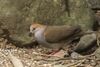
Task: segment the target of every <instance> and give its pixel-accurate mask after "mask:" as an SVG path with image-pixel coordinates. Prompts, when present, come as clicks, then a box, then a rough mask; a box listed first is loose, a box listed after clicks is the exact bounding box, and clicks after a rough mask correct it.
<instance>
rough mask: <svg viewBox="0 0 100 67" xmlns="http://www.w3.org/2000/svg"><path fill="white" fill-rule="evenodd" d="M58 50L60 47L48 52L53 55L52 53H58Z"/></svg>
mask: <svg viewBox="0 0 100 67" xmlns="http://www.w3.org/2000/svg"><path fill="white" fill-rule="evenodd" d="M59 51H60V49H55V50H52V52H51V53H50V55H54V54H56V53H58V52H59Z"/></svg>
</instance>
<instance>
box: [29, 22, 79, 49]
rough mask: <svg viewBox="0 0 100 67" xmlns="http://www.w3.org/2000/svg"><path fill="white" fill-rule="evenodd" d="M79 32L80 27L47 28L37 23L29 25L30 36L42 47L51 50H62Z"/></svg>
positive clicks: (47, 26) (61, 26)
mask: <svg viewBox="0 0 100 67" xmlns="http://www.w3.org/2000/svg"><path fill="white" fill-rule="evenodd" d="M80 31H81V28H80V26H68V25H60V26H56V25H55V26H49V25H43V24H38V23H33V24H31V25H30V34H31V35H33V34H34V37H35V40H36V41H37V42H38V43H39V44H40V45H42V46H44V47H46V48H50V49H53V50H59V49H61V48H64V47H65V46H66V45H67V44H66V43H67V42H69V41H70V40H71V39H74V37H75V35H76V34H77V33H79V32H80Z"/></svg>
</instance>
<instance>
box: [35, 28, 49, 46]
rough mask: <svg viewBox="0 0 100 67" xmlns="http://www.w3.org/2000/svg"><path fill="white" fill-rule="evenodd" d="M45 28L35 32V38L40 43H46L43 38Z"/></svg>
mask: <svg viewBox="0 0 100 67" xmlns="http://www.w3.org/2000/svg"><path fill="white" fill-rule="evenodd" d="M45 30H46V28H41V29H40V30H39V31H37V32H35V38H36V40H37V41H38V43H40V44H44V45H45V44H48V42H46V40H45V36H44V31H45Z"/></svg>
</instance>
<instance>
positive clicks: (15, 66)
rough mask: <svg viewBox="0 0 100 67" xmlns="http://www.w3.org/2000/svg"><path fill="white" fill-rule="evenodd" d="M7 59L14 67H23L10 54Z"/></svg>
mask: <svg viewBox="0 0 100 67" xmlns="http://www.w3.org/2000/svg"><path fill="white" fill-rule="evenodd" d="M8 58H9V59H10V61H11V62H12V63H13V65H14V67H24V66H23V64H22V62H21V61H20V60H19V59H18V58H17V57H15V56H13V55H12V54H11V53H9V55H8Z"/></svg>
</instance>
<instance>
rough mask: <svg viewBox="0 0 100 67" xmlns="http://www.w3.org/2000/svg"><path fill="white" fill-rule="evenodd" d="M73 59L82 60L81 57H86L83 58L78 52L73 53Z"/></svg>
mask: <svg viewBox="0 0 100 67" xmlns="http://www.w3.org/2000/svg"><path fill="white" fill-rule="evenodd" d="M71 57H72V58H74V59H78V58H81V57H84V56H82V55H80V54H78V53H76V52H73V53H71Z"/></svg>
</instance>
